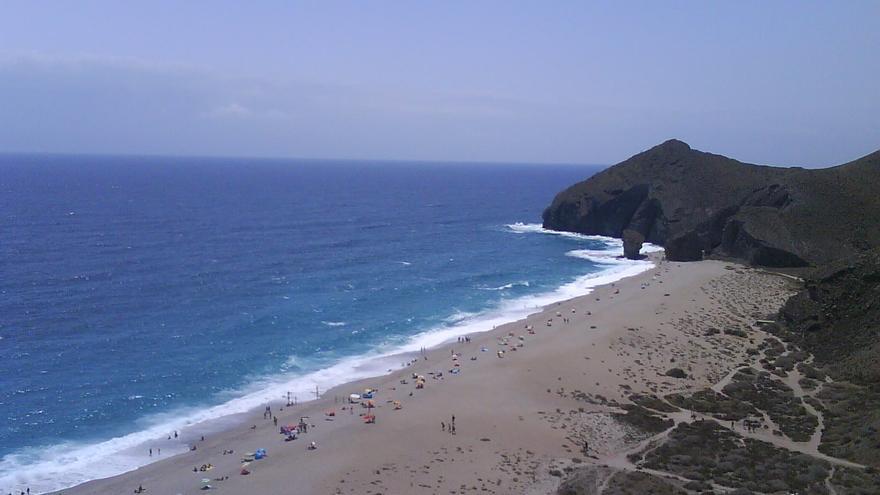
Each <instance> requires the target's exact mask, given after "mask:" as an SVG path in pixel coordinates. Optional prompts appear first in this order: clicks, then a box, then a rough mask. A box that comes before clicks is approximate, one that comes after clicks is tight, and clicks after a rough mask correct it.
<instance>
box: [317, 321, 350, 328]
mask: <svg viewBox="0 0 880 495" xmlns="http://www.w3.org/2000/svg"><path fill="white" fill-rule="evenodd" d="M321 323H323V324H324V325H327V326H328V327H344V326H345V325H348V323H346V322H344V321H322V322H321Z"/></svg>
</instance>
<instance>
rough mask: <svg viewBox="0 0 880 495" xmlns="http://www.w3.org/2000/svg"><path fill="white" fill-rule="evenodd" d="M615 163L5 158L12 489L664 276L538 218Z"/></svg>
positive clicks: (3, 434) (1, 232)
mask: <svg viewBox="0 0 880 495" xmlns="http://www.w3.org/2000/svg"><path fill="white" fill-rule="evenodd" d="M601 169H602V167H598V166H586V165H554V164H498V163H493V164H466V163H433V162H404V161H398V162H381V161H332V160H281V159H277V160H275V159H245V158H222V159H221V158H175V157H137V156H131V157H128V156H82V155H48V154H42V155H25V154H18V155H13V154H8V155H0V418H2V424H0V493H3V494H5V493H8V492H13V491H17V490H24V489H26V488H28V487H29V488H30V489H31V493H41V492H46V491H52V490H58V489H62V488H65V487H70V486H72V485H75V484H79V483H82V482H85V481H88V480H91V479H96V478H103V477H108V476H112V475H115V474H119V473H122V472H125V471H128V470H132V469H135V468H137V467H138V466H142V465H144V464H147V463H149V462H151V461H155V460H157V459H159V458H160V457H159V456H158V454H156V455H154V456H152V457H150V456H149V454H148V449H149V448H153V449H154V450H158V449H161V451H162V456H161V458H165V457H167V456H169V455H173V454H175V453H178V452H183V451H185V450H186V449H187V442H188V441H192V440H193V439H194V438H196V437H198V436H201V435H204V434H210V432H211V431H217V430H218V429H221V428H227V427H229V426H231V425H233V424H237V422H240V421H243V419H242V413H244V412H246V411H249V410H251V409H253V408H257V407H262V406H263V405H265V404H266V403H268V402H269V401H286V399H287V397H288V396H289V397H292V398H293V399H294V400H296V401H298V402H301V401H306V400H309V399H313V398H314V397H315V395H316V390H317V393H318V394H320V393H321V392H322V391H324V390H327V389H328V388H329V387H332V386H334V385H338V384H341V383H344V382H347V381H350V380H353V379H358V378H364V377H369V376H377V375H381V374H384V373H387V372H388V371H389V370H392V369H397V368H399V367H400V366H401V361H402V360H403V359H402V357H401V356H400V354H401V353H405V352H414V351H416V352H417V351H418V350H419V349H420V348H422V347H433V346H436V345H439V344H441V343H444V342H447V341H450V340H455V339H456V338H457V337H458V336H462V335H468V334H473V333H475V332H481V331H487V330H490V329H491V328H492V327H493V326H496V325H499V324H502V323H505V322H510V321H514V320H517V319H520V318H522V317H524V316H526V315H528V314H530V313H533V312H535V311H537V310H538V309H540V308H541V307H542V306H544V305H548V304H551V303H553V302H555V301H560V300H564V299H568V298H571V297H574V296H578V295H583V294H587V293H589V291H590V288H591V287H594V286H596V285H598V284H602V283H608V282H611V281H614V280H617V279H620V278H622V277H625V276H629V275H633V274H636V273H639V272H641V271H644V270H646V269H649V268H650V267H651V264H650V263H649V262H647V261H629V260H623V259H620V258H619V256H620V255H621V254H622V248H621V243H620V241H618V240H616V239H611V238H604V237H596V236H582V235H575V234H567V233H561V232H553V231H548V230H544V229H542V228H541V225H540V222H541V212H542V210H543V209H544V208H545V207H546V206H547V205H548V204H549V203H550V201H551V200H552V199H553V196H554V195H555V194H556V193H557V192H558V191H560V190H562V189H563V188H565V187H567V186H569V185H571V184H573V183H574V182H576V181H579V180H583V179H585V178H587V177H589V176H591V175H592V174H594V173H596V172H597V171H599V170H601ZM175 431H177V432H179V436H178V438H176V439H175V438H174V437H173V436H172V433H173V432H175ZM169 436H171V438H170V439H169Z"/></svg>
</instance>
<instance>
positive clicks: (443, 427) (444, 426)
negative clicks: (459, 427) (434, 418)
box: [440, 421, 446, 432]
mask: <svg viewBox="0 0 880 495" xmlns="http://www.w3.org/2000/svg"><path fill="white" fill-rule="evenodd" d="M440 430H441V431H444V432H445V431H446V423H444V422H443V421H441V422H440Z"/></svg>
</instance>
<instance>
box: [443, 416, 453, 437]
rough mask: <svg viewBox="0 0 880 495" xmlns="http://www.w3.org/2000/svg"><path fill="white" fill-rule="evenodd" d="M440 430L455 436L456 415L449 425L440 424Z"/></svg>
mask: <svg viewBox="0 0 880 495" xmlns="http://www.w3.org/2000/svg"><path fill="white" fill-rule="evenodd" d="M440 430H442V431H448V432H449V433H450V434H451V435H455V414H453V415H452V420H451V421H450V422H449V424H448V425H447V424H446V423H445V422H443V421H441V422H440Z"/></svg>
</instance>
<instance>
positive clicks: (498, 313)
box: [15, 224, 662, 493]
mask: <svg viewBox="0 0 880 495" xmlns="http://www.w3.org/2000/svg"><path fill="white" fill-rule="evenodd" d="M517 227H525V228H527V230H518V229H517ZM508 228H510V229H511V230H513V231H514V233H516V234H534V233H539V234H543V235H550V234H552V235H571V236H575V237H578V238H581V237H583V236H581V235H579V234H568V233H559V232H555V231H544V230H543V229H540V231H538V230H535V229H534V225H532V224H511V225H508ZM586 237H589V238H590V239H593V240H601V241H603V242H606V244H607V250H598V251H593V252H589V253H590V254H588V255H586V256H584V255H578V254H572V253H573V252H574V251H570V252H568V253H566V255H567V256H574V257H582V258H585V259H588V260H589V261H591V262H593V263H596V264H598V265H599V267H600V268H601V269H600V270H599V271H597V272H593V273H587V274H585V275H581V276H578V277H577V278H576V279H575V280H573V281H571V282H567V283H564V284H562V285H560V286H558V287H557V288H555V289H552V290H551V291H548V292H541V293H536V294H530V295H524V296H519V297H517V298H515V299H513V300H511V301H508V302H507V303H504V302H502V305H501V306H500V307H495V308H492V309H488V310H486V311H485V312H484V313H480V314H477V315H473V316H475V317H476V318H475V319H474V320H472V321H468V320H467V319H465V320H463V321H462V322H457V323H464V324H465V325H464V326H466V327H468V329H462V328H459V327H458V325H454V326H451V327H449V328H448V329H443V328H439V327H438V328H434V329H430V330H426V331H424V332H421V333H418V334H415V335H413V336H411V337H409V338H408V340H407V341H406V342H405V343H402V344H398V345H396V346H394V348H393V349H392V350H389V351H387V352H383V351H381V350H378V351H376V350H374V351H373V352H377V353H378V355H375V356H371V355H370V354H363V355H357V356H350V357H347V358H343V359H342V360H340V361H339V362H337V363H334V364H332V365H330V366H329V367H327V368H322V369H319V370H315V371H312V372H309V373H307V374H305V375H303V376H300V377H296V378H294V379H292V380H283V381H282V380H278V381H272V380H266V381H264V382H255V383H254V384H252V385H249V386H248V387H247V388H245V389H243V391H242V395H241V396H240V397H236V398H234V399H231V401H230V402H234V401H237V400H242V401H244V400H248V401H249V402H253V400H252V399H253V396H256V395H262V396H269V395H271V396H272V397H281V396H282V395H283V393H282V392H280V391H279V390H280V388H284V387H287V388H291V387H290V386H289V384H290V382H291V381H305V382H314V381H319V380H313V379H312V378H313V377H315V376H320V375H324V374H327V372H329V371H331V370H334V369H335V368H338V367H341V368H345V371H346V372H345V375H346V376H347V377H346V378H342V380H343V381H341V382H336V383H334V384H333V385H332V387H330V390H331V391H332V390H333V389H336V388H339V387H345V386H347V385H348V384H350V383H356V382H360V381H364V380H370V379H374V378H379V377H383V376H387V375H389V374H391V373H394V372H397V371H399V370H400V369H401V368H400V367H399V366H401V361H406V360H407V359H408V358H410V357H412V355H414V354H417V353H418V352H419V351H418V349H419V348H421V347H425V348H427V349H430V350H435V349H437V348H440V347H443V346H446V345H448V344H449V343H450V342H453V339H455V338H456V337H457V336H461V335H466V334H469V335H476V334H482V333H485V332H490V331H492V330H493V329H495V328H496V327H498V326H503V325H507V324H512V323H516V322H519V321H522V320H525V319H527V318H529V317H531V316H532V315H534V314H535V313H539V312H542V311H545V310H546V308H547V307H549V306H551V305H554V304H561V303H564V302H567V301H569V300H572V299H577V298H579V297H585V296H587V295H589V294H590V293H592V291H594V290H596V288H598V287H601V286H603V285H607V284H613V283H615V282H617V281H619V280H621V279H622V278H628V277H632V276H634V275H633V273H635V274H636V275H637V274H640V273H644V272H645V271H648V270H651V269H653V268H655V267H656V262H657V260H658V259H659V254H658V253H660V254H662V248H659V247H657V246H651V245H649V244H646V245H645V251H644V253H645V254H646V257H645V259H644V260H643V261H642V262H638V261H633V260H623V259H622V247H621V246H622V245H619V244H620V242H621V241H620V240H619V239H613V238H604V237H601V236H586ZM575 251H578V250H575ZM618 251H619V252H618ZM640 263H643V264H642V265H641V266H640ZM567 291H569V292H570V291H577V292H585V293H583V294H580V295H577V296H574V297H566V294H565V292H567ZM556 297H560V298H559V299H556ZM535 301H538V302H539V304H535ZM526 303H528V304H526ZM505 304H508V305H509V306H510V307H509V308H507V309H504V305H505ZM520 304H523V306H522V309H516V308H513V306H515V305H517V306H518V305H520ZM511 314H513V315H514V316H511ZM474 327H476V328H474ZM420 341H421V342H422V344H424V345H420V344H419V342H420ZM329 374H333V373H329ZM352 375H354V377H351V376H352ZM358 375H360V376H358ZM325 382H326V380H325ZM270 391H271V392H270ZM274 392H278V393H277V394H276V393H274ZM321 393H322V394H325V393H327V392H325V390H324V389H323V387H322V389H321ZM312 395H314V392H312ZM297 400H298V402H299V404H300V405H303V404H307V403H311V402H314V401H315V399H314V398H310V399H309V398H307V399H305V400H302V396H300V397H297ZM230 402H224V403H221V404H217V405H212V406H207V407H204V408H199V407H187V408H185V409H182V410H178V411H173V412H169V413H163V414H162V415H160V417H161V416H164V417H166V418H167V417H173V415H174V414H175V413H176V414H182V415H184V416H188V415H195V416H196V417H197V418H199V419H197V420H196V421H194V422H190V421H189V420H188V421H187V422H185V423H183V422H180V423H179V424H177V425H174V424H173V423H172V425H171V426H169V425H168V424H166V421H164V419H165V418H163V421H162V422H161V423H159V422H156V423H148V425H147V426H146V427H145V429H143V430H140V431H138V432H136V433H135V434H143V435H144V436H151V437H152V438H153V439H152V440H151V439H145V440H138V443H137V444H132V445H127V446H125V447H123V448H119V450H118V451H117V453H116V454H115V455H123V456H130V455H133V456H135V457H139V456H141V455H144V453H141V452H140V450H141V449H143V450H144V452H146V449H147V448H149V447H150V446H152V447H153V448H155V449H161V450H162V451H163V452H164V453H165V454H164V455H166V456H169V457H170V455H181V454H185V453H187V450H186V449H187V445H184V443H183V442H182V441H178V440H172V439H171V438H168V439H167V440H163V438H164V436H165V435H166V433H171V432H172V431H180V432H181V434H180V440H187V441H188V442H187V443H189V441H195V440H196V439H199V438H201V436H203V435H216V434H222V433H223V432H224V431H227V430H229V429H230V428H235V427H237V426H241V425H242V424H244V423H245V422H247V421H246V419H244V418H247V417H250V416H253V415H254V414H256V411H258V410H259V409H260V408H261V406H250V407H249V408H248V409H246V410H241V411H234V412H213V411H217V410H218V409H224V408H228V405H229V404H230ZM270 402H272V403H282V404H283V401H282V400H280V399H278V398H274V399H272V400H271V401H270ZM160 429H161V432H160V431H159V430H160ZM157 433H158V434H157ZM124 440H126V438H125V437H114V438H111V439H108V440H105V441H102V442H99V443H96V444H90V445H88V446H86V447H84V448H93V447H95V446H101V445H102V444H112V443H114V442H118V441H124ZM50 448H51V447H50ZM111 448H113V447H111ZM81 453H82V452H78V454H81ZM74 459H75V462H79V461H80V460H81V459H78V458H76V457H74ZM86 462H88V461H86ZM157 462H162V461H159V460H154V459H150V460H148V461H147V462H146V463H141V461H140V460H138V461H127V463H128V464H129V465H131V466H134V467H126V468H121V467H120V468H115V470H116V471H117V472H116V473H114V474H111V475H108V476H102V475H99V476H100V477H96V478H92V479H89V480H86V481H83V482H81V483H78V484H75V485H71V486H69V487H66V488H58V489H55V490H54V491H52V492H44V493H62V492H65V491H66V490H70V489H72V488H76V487H78V486H81V485H83V484H88V483H91V482H94V481H100V480H105V479H111V478H114V477H116V476H123V475H125V474H127V473H131V472H134V471H137V470H139V469H143V468H146V467H148V466H151V465H153V464H155V463H157ZM52 475H53V473H52V472H49V473H47V475H46V476H45V478H44V479H47V480H51V479H52ZM25 486H26V484H21V485H17V486H15V489H16V490H18V489H19V488H21V489H24V488H25ZM32 491H33V488H32Z"/></svg>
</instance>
